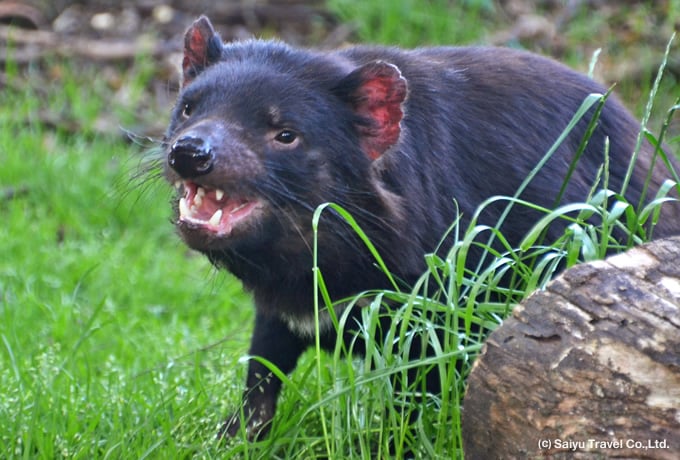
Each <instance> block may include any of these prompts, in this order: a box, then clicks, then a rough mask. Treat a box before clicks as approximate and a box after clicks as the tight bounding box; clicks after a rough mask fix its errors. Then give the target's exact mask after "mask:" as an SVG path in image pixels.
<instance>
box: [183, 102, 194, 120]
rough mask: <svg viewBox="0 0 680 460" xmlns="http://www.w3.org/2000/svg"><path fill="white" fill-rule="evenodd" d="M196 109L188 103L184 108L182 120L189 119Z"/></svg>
mask: <svg viewBox="0 0 680 460" xmlns="http://www.w3.org/2000/svg"><path fill="white" fill-rule="evenodd" d="M193 111H194V108H193V107H192V106H191V104H189V103H188V102H187V103H186V104H184V107H182V118H185V119H186V118H189V117H190V116H191V114H192V113H193Z"/></svg>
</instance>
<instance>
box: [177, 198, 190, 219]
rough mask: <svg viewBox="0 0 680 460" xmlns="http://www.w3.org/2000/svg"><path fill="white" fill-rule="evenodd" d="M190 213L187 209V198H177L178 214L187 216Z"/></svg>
mask: <svg viewBox="0 0 680 460" xmlns="http://www.w3.org/2000/svg"><path fill="white" fill-rule="evenodd" d="M190 214H191V211H190V210H189V205H188V204H187V199H186V198H184V197H182V198H180V199H179V216H180V217H188V216H189V215H190Z"/></svg>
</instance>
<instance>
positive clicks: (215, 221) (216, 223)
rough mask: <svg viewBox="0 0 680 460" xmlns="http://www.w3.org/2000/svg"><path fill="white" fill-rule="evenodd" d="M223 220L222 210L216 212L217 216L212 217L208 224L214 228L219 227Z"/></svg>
mask: <svg viewBox="0 0 680 460" xmlns="http://www.w3.org/2000/svg"><path fill="white" fill-rule="evenodd" d="M221 220H222V210H221V209H218V210H217V211H215V214H213V215H212V217H211V218H210V220H209V221H208V223H209V224H210V225H212V226H213V227H217V226H219V225H220V221H221Z"/></svg>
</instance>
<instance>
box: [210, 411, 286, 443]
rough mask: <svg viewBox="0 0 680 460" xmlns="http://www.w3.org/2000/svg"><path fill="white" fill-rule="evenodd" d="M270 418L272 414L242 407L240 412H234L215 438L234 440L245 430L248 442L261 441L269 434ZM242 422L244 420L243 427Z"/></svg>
mask: <svg viewBox="0 0 680 460" xmlns="http://www.w3.org/2000/svg"><path fill="white" fill-rule="evenodd" d="M272 417H273V414H272V413H268V412H267V411H266V410H259V411H253V410H248V409H247V408H246V407H244V408H243V410H242V411H238V412H236V413H235V414H233V415H232V416H231V417H229V418H228V419H227V421H226V422H224V424H223V425H222V428H220V431H219V433H218V435H217V437H218V438H220V439H224V438H234V437H237V436H240V435H241V434H242V433H243V430H245V435H246V438H247V439H248V440H249V441H257V440H260V439H263V438H264V437H265V436H267V434H268V433H269V429H270V428H271V422H272ZM243 420H246V422H245V426H243Z"/></svg>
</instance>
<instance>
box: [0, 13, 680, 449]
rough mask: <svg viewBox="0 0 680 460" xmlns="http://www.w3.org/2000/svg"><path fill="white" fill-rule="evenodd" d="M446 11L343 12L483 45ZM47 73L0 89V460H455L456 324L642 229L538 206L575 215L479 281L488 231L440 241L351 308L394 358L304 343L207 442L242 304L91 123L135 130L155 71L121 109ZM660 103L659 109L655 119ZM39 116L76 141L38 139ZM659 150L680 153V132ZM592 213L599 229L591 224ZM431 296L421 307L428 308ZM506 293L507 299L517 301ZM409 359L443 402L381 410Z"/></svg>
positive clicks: (243, 334) (468, 342)
mask: <svg viewBox="0 0 680 460" xmlns="http://www.w3.org/2000/svg"><path fill="white" fill-rule="evenodd" d="M337 3H338V4H340V3H343V2H340V0H337ZM449 3H450V2H433V3H432V8H433V11H432V12H433V13H434V14H432V15H426V14H425V13H418V12H417V11H420V10H416V9H415V6H414V5H415V3H414V4H413V5H411V4H409V3H404V4H403V5H406V7H408V8H407V9H409V14H408V15H407V16H406V17H408V18H413V21H415V23H416V24H415V25H414V27H413V28H411V27H408V26H407V25H404V24H403V17H405V16H402V15H401V14H402V13H398V12H392V13H390V15H389V16H387V17H389V18H390V21H391V22H390V24H392V25H385V26H384V28H383V25H382V24H380V23H379V22H376V21H377V19H376V18H377V17H379V15H378V13H375V12H373V13H371V14H370V15H369V14H368V13H366V14H365V12H364V11H363V10H361V9H360V8H374V9H375V8H378V6H379V7H380V8H386V7H387V6H386V5H387V3H384V4H383V3H380V4H377V3H376V4H371V3H370V2H366V3H361V4H360V6H356V8H357V11H356V13H359V16H357V17H362V18H373V19H372V21H373V22H372V23H371V22H370V21H368V20H367V21H366V23H365V24H364V25H362V29H360V30H365V31H366V33H368V32H370V31H372V30H375V31H376V34H384V35H378V36H379V37H382V38H380V40H379V41H390V40H394V43H401V42H398V41H397V39H396V38H394V34H395V33H397V32H399V31H401V34H400V35H404V34H405V33H406V32H404V31H412V32H413V35H412V36H410V37H402V38H403V39H404V40H408V41H410V42H419V43H437V42H441V41H446V42H451V41H454V40H458V39H460V40H476V39H479V37H480V35H481V34H480V32H479V30H480V29H481V27H478V26H475V27H472V26H468V27H466V28H463V27H453V28H454V29H456V33H457V34H458V33H459V34H461V35H456V36H454V38H453V39H451V38H450V37H451V36H450V35H448V32H447V30H448V29H450V28H451V27H452V26H451V22H449V21H453V18H456V19H460V18H461V17H462V16H457V15H452V14H448V13H447V14H444V13H445V11H444V10H441V9H438V8H443V9H445V10H446V12H448V11H450V10H449V8H454V9H455V8H459V7H458V6H449ZM463 3H466V4H468V6H470V5H472V9H467V10H463V9H462V7H461V9H460V10H456V11H457V13H456V14H458V13H460V14H463V13H466V14H468V16H466V17H467V18H468V19H469V21H468V22H469V24H476V23H475V22H474V21H476V20H480V21H482V23H483V24H486V23H487V21H490V20H491V19H490V16H489V15H490V12H489V11H490V10H489V7H488V3H489V2H472V1H471V2H463ZM461 4H462V3H461ZM410 8H413V9H410ZM375 11H380V10H375ZM380 14H382V13H380ZM377 15H378V16H377ZM400 18H402V19H400ZM460 23H461V24H462V23H465V21H464V20H463V21H462V22H460ZM400 25H401V26H400ZM400 27H401V28H400ZM389 28H391V31H390V29H389ZM408 33H411V32H408ZM426 34H431V35H426ZM365 39H367V40H368V38H365ZM371 41H374V40H371ZM46 66H47V67H48V68H49V70H51V72H48V73H49V74H50V75H52V78H51V79H44V78H43V77H42V76H41V75H42V73H43V71H44V70H45V69H33V68H29V69H26V70H19V69H17V68H15V67H13V66H11V65H9V66H8V67H7V68H6V75H7V78H8V87H7V88H5V89H3V91H2V92H0V164H1V165H2V167H1V168H0V197H1V200H0V216H1V217H2V225H0V388H1V389H2V391H0V457H1V458H42V459H53V458H79V459H92V458H158V459H165V458H189V457H197V458H244V459H251V458H252V459H259V458H262V459H269V458H293V459H298V458H299V459H313V458H333V459H335V458H338V459H339V458H343V459H345V458H385V457H388V456H389V455H388V451H389V449H390V448H391V447H396V449H397V452H401V451H402V450H403V449H406V448H409V447H415V450H416V452H417V453H418V455H419V456H421V457H422V458H452V457H454V456H460V455H461V450H460V449H461V448H460V446H461V443H460V436H461V435H460V401H459V400H460V396H461V394H462V391H463V382H462V380H461V376H460V375H458V374H457V373H456V372H455V367H454V366H451V363H452V362H453V361H454V360H462V361H464V362H465V361H466V360H467V358H468V357H469V356H471V355H473V354H474V353H476V352H477V351H478V350H479V348H480V347H481V343H482V339H481V337H479V336H475V335H465V334H462V335H461V334H459V332H458V331H457V329H456V325H458V324H463V325H465V326H469V325H470V324H472V323H475V324H479V325H481V326H482V328H485V329H493V328H494V327H496V326H497V324H498V323H499V322H500V320H501V319H502V318H503V317H504V316H505V315H507V313H508V311H509V304H510V301H509V300H507V301H499V300H498V299H496V298H492V297H491V296H490V294H491V293H494V292H495V293H498V292H499V287H498V279H499V277H500V276H501V275H502V274H504V273H509V272H510V271H514V272H515V273H517V275H516V276H517V277H518V280H519V281H520V283H519V284H520V285H522V286H524V288H526V287H527V286H528V287H529V289H532V288H534V287H537V286H540V285H542V284H543V283H544V282H545V281H546V280H547V278H548V277H549V275H550V273H551V270H552V268H554V264H555V263H556V262H557V261H558V260H567V261H568V263H569V264H572V263H576V262H578V261H580V260H583V259H588V258H596V257H601V256H602V255H603V249H604V248H606V246H607V244H609V240H608V238H607V235H608V232H609V231H610V230H611V226H614V225H617V222H620V221H621V220H620V219H619V218H621V219H623V221H624V222H625V223H626V225H628V226H630V227H635V225H636V223H637V222H640V220H641V217H643V216H644V213H643V212H642V210H639V209H638V210H634V208H635V206H632V207H624V206H611V204H612V200H615V197H612V196H606V198H607V199H608V200H610V201H608V203H609V206H603V203H604V198H605V195H603V194H601V193H600V194H598V193H594V194H593V197H592V198H591V200H590V202H589V203H584V204H580V205H577V206H575V207H574V208H570V209H562V210H560V211H558V212H551V211H546V219H547V220H549V219H555V218H564V217H565V216H567V215H568V216H570V218H571V219H572V223H573V225H572V226H571V227H570V231H569V233H568V234H566V235H565V237H564V239H563V240H561V241H558V242H555V243H553V244H551V245H550V246H540V245H537V244H536V240H534V239H533V238H534V237H536V238H537V237H539V236H540V234H541V228H540V225H542V224H543V223H545V222H541V223H538V227H537V228H536V230H535V232H533V233H532V234H531V235H529V237H528V239H527V240H526V246H525V247H522V248H520V249H521V250H519V251H517V250H516V248H507V250H506V251H505V252H503V253H497V254H495V255H496V256H497V257H496V258H495V259H489V261H490V262H492V263H491V265H490V267H489V268H488V269H485V270H480V271H479V272H478V273H470V272H465V271H464V270H463V266H464V260H465V257H466V254H467V251H468V249H469V247H470V245H471V244H472V243H471V241H472V240H473V238H477V241H478V242H479V241H485V240H486V238H487V237H488V236H489V235H490V234H491V233H493V230H492V229H487V228H483V227H476V226H472V227H471V228H469V229H463V228H452V231H453V232H457V235H458V236H457V238H456V239H455V241H456V243H455V244H454V246H453V248H452V249H451V250H450V251H449V252H447V253H446V254H444V255H442V256H434V255H429V256H427V258H426V260H427V263H428V266H429V271H428V272H427V273H426V274H424V276H423V278H422V279H421V282H420V283H419V284H418V286H416V287H415V288H414V290H413V291H407V292H399V291H397V290H394V291H386V292H378V293H366V294H364V296H363V297H364V298H363V299H362V301H363V302H365V303H366V304H367V307H366V308H365V309H364V315H365V318H364V327H365V330H363V331H361V334H362V335H364V336H365V337H370V336H371V335H372V334H371V331H372V329H373V328H375V327H376V324H377V318H378V315H380V314H384V304H385V302H386V300H387V299H389V304H390V305H391V308H392V309H393V310H394V311H393V312H392V315H393V316H394V317H395V318H396V319H397V320H395V321H394V326H393V328H392V329H391V330H390V331H389V334H388V339H390V338H396V337H399V340H398V343H399V346H398V347H392V346H384V344H380V343H375V342H374V341H370V340H369V342H368V352H367V355H368V356H367V359H365V360H356V359H352V358H351V357H348V356H347V355H346V354H344V353H341V351H342V350H341V346H340V345H338V348H337V350H336V351H335V353H331V354H325V353H318V352H317V350H314V349H312V350H310V351H309V352H308V353H306V354H305V356H304V357H303V358H302V360H301V361H300V365H299V367H298V369H297V370H296V371H295V372H294V373H293V374H292V375H291V376H290V377H288V379H289V380H288V381H287V382H286V385H285V390H284V392H283V395H282V399H281V401H280V404H279V410H278V414H277V417H276V419H275V425H274V427H273V431H272V435H271V436H270V437H269V438H268V439H266V440H264V441H262V442H259V443H247V442H243V441H242V440H240V439H235V440H233V441H231V442H230V443H228V444H227V445H223V446H220V445H218V444H217V443H216V442H215V438H214V435H215V433H216V430H217V427H218V425H219V424H220V423H221V421H222V418H223V417H224V416H225V415H226V414H228V413H230V412H231V411H233V410H234V409H236V408H237V406H238V403H239V401H240V397H241V391H242V384H243V380H244V374H245V367H246V364H247V363H246V361H245V360H244V359H243V358H242V357H243V356H244V354H245V353H246V350H247V347H248V345H247V344H248V341H249V332H250V328H251V321H252V316H253V311H252V307H251V300H250V298H249V297H248V296H247V295H245V294H243V292H242V290H241V288H240V285H239V283H238V282H237V281H235V280H234V279H233V278H231V277H230V276H229V275H227V274H224V273H218V272H216V271H215V270H214V269H212V268H211V267H210V266H209V264H208V263H207V261H206V260H204V259H203V258H202V257H198V256H197V255H195V254H193V253H191V252H189V251H188V250H187V249H186V248H185V247H184V245H183V244H182V243H181V242H180V240H179V238H178V237H177V236H176V235H175V234H174V230H173V228H172V225H171V223H170V222H169V220H170V207H169V204H168V203H169V200H170V195H171V191H170V189H169V187H167V186H165V185H164V184H163V183H162V181H159V180H154V179H151V180H146V179H139V178H135V175H136V174H137V173H138V171H139V170H140V167H142V165H143V163H144V161H143V158H144V152H147V151H149V150H150V151H152V152H153V150H154V144H153V143H152V142H148V141H146V140H141V141H140V142H141V144H142V145H141V146H138V145H131V144H130V143H128V142H125V141H123V140H121V139H120V138H119V137H113V136H107V135H102V134H99V132H98V130H97V127H96V121H97V120H98V119H101V117H102V116H104V115H107V114H111V113H113V114H115V116H116V119H117V120H121V123H122V125H123V127H126V126H129V125H134V124H136V123H137V122H138V116H139V114H138V113H137V111H136V110H135V109H136V108H137V107H140V106H142V107H146V108H145V109H144V110H147V109H148V107H149V104H148V102H145V101H143V100H142V98H143V94H144V93H143V92H142V91H141V89H142V88H143V87H144V86H145V85H147V83H148V80H149V78H151V70H150V69H149V64H148V63H147V62H146V60H145V59H143V58H140V59H139V60H138V61H137V62H136V63H135V65H134V66H133V68H132V70H131V71H129V72H126V74H125V78H126V81H125V83H124V84H125V85H128V86H129V91H127V92H126V94H128V99H127V100H125V101H119V102H116V101H117V99H116V98H114V97H112V93H113V90H112V89H111V88H110V87H108V86H107V84H106V82H105V81H103V80H102V79H100V78H98V74H97V73H96V70H94V69H91V70H86V71H82V70H80V69H81V67H80V66H74V65H72V64H71V63H68V62H62V61H59V60H54V61H53V62H49V63H47V64H46ZM74 69H78V71H75V70H74ZM38 70H39V72H38ZM662 88H663V85H662ZM673 100H674V99H669V98H667V97H665V96H663V95H659V96H657V102H659V101H661V102H662V103H661V104H658V105H662V107H660V108H658V109H657V112H659V113H660V115H659V119H663V118H664V117H665V116H666V114H667V111H668V109H669V107H670V106H671V105H672V104H673ZM112 101H113V102H112ZM666 101H668V102H666ZM596 103H597V102H596ZM675 104H677V101H676V102H675ZM149 110H150V109H149ZM45 113H47V114H49V115H50V116H51V117H55V116H56V117H59V120H62V121H68V123H64V125H68V126H76V127H77V129H76V130H73V129H67V128H63V127H60V128H56V129H55V128H54V127H49V126H47V125H46V124H45V123H44V122H43V121H41V120H42V118H43V117H44V114H45ZM653 131H654V132H660V131H661V128H659V129H657V130H653ZM670 140H671V141H673V144H672V145H673V146H674V148H675V150H676V151H677V145H678V139H675V140H673V139H670ZM503 200H504V202H506V203H514V204H513V205H514V206H525V205H526V206H530V204H526V203H521V202H518V201H517V200H513V199H512V197H506V198H503ZM567 211H570V212H569V213H567ZM320 212H321V211H320ZM597 212H599V213H602V215H603V216H605V219H604V220H605V222H606V223H608V224H609V225H610V227H605V228H595V227H593V226H592V225H590V224H588V223H587V222H586V219H587V218H588V217H589V216H590V215H591V214H592V213H597ZM650 215H651V214H650ZM547 220H546V221H547ZM310 225H312V223H311V222H310ZM356 230H357V231H360V229H358V228H357V229H356ZM633 233H635V231H633ZM496 238H498V239H500V240H502V235H500V234H496ZM638 241H640V239H639V238H638V239H634V238H632V239H631V243H632V242H638ZM320 250H322V248H321V249H320ZM535 256H539V257H540V258H539V260H538V261H536V259H535ZM310 268H311V267H310ZM322 275H323V274H320V276H322ZM431 286H435V287H437V288H438V289H437V290H436V293H435V295H433V296H432V295H424V294H423V293H425V292H428V291H430V289H428V287H431ZM524 288H523V289H524ZM500 292H501V293H502V294H503V295H505V296H506V297H509V298H510V299H513V300H514V299H517V298H520V297H522V296H523V295H524V291H523V290H519V291H517V292H512V291H511V292H508V291H507V290H505V291H503V290H500ZM472 299H475V300H477V302H473V301H472ZM355 301H358V299H355ZM452 306H455V307H456V308H452ZM323 307H324V306H323V305H321V306H319V307H318V308H323ZM432 314H440V315H442V316H443V317H444V321H442V322H434V321H432V319H431V315H432ZM338 323H339V325H342V324H343V318H342V317H341V318H338ZM435 328H440V329H442V330H443V331H444V334H443V336H438V335H436V334H433V333H432V332H433V331H434V329H435ZM414 331H415V332H414ZM416 332H417V333H416ZM442 337H443V338H442ZM421 339H423V340H428V341H429V342H430V343H431V344H432V345H433V346H434V347H438V348H440V349H441V351H440V352H439V353H437V355H436V356H433V357H430V358H427V360H424V361H421V362H419V363H413V362H411V361H409V360H408V359H407V358H405V357H406V356H408V350H409V347H410V346H411V345H412V343H413V340H421ZM415 364H418V365H423V364H426V365H428V366H439V367H440V368H441V369H443V370H444V372H443V373H442V377H441V378H442V382H443V387H444V388H445V392H444V393H443V394H442V395H427V396H426V397H425V398H424V399H422V400H421V399H420V398H419V397H418V396H419V395H418V390H419V386H418V385H419V384H418V382H409V385H408V386H407V389H406V390H405V391H403V392H402V393H401V394H400V395H399V398H397V399H395V398H394V397H393V385H394V379H395V378H396V379H401V380H402V381H405V380H404V379H405V378H406V373H407V371H408V369H409V368H410V367H412V366H414V365H415ZM467 365H469V361H467V364H466V366H467ZM463 368H466V367H465V366H463ZM417 406H424V408H425V410H424V411H423V417H422V419H421V420H420V421H419V422H418V423H417V425H416V432H415V437H416V439H414V438H413V435H414V433H412V432H408V431H404V430H403V427H404V426H405V424H404V423H403V419H402V418H403V417H404V411H403V408H404V407H406V412H408V410H409V408H413V407H417Z"/></svg>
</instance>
